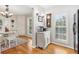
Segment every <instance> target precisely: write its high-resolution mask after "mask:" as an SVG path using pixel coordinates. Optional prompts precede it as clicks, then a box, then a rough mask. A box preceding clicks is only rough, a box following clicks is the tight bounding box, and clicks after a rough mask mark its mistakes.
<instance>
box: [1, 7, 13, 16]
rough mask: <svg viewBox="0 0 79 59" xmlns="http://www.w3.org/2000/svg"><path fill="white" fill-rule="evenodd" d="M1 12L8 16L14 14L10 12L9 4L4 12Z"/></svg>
mask: <svg viewBox="0 0 79 59" xmlns="http://www.w3.org/2000/svg"><path fill="white" fill-rule="evenodd" d="M0 14H1V15H2V16H4V17H6V18H9V17H11V16H13V13H10V12H9V8H8V6H6V10H5V11H3V12H0Z"/></svg>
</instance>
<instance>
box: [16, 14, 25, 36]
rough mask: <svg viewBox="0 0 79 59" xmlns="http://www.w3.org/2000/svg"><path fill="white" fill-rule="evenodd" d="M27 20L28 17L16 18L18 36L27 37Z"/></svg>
mask: <svg viewBox="0 0 79 59" xmlns="http://www.w3.org/2000/svg"><path fill="white" fill-rule="evenodd" d="M25 19H26V16H22V15H21V16H17V18H16V25H17V26H16V29H17V32H18V35H25Z"/></svg>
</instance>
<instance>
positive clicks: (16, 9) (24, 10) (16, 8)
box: [0, 5, 33, 15]
mask: <svg viewBox="0 0 79 59" xmlns="http://www.w3.org/2000/svg"><path fill="white" fill-rule="evenodd" d="M4 10H5V6H4V5H1V6H0V11H4ZM9 10H10V12H12V13H13V14H15V15H29V14H32V11H33V10H32V8H30V7H29V6H28V5H10V6H9Z"/></svg>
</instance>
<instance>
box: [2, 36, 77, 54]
mask: <svg viewBox="0 0 79 59" xmlns="http://www.w3.org/2000/svg"><path fill="white" fill-rule="evenodd" d="M21 38H23V39H27V37H21ZM27 40H28V43H24V44H21V45H19V46H16V47H15V48H11V49H8V50H6V51H3V52H2V54H75V53H76V52H75V51H74V50H73V49H70V48H65V47H63V46H59V45H55V44H49V45H48V47H47V48H46V49H40V48H32V40H31V39H27Z"/></svg>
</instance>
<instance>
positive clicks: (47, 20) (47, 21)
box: [46, 13, 51, 27]
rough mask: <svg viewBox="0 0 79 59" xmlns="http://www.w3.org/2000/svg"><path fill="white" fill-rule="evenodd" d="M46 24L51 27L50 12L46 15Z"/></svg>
mask: <svg viewBox="0 0 79 59" xmlns="http://www.w3.org/2000/svg"><path fill="white" fill-rule="evenodd" d="M46 26H47V27H51V13H49V14H47V15H46Z"/></svg>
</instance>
